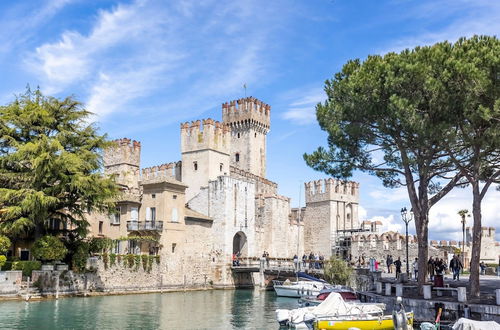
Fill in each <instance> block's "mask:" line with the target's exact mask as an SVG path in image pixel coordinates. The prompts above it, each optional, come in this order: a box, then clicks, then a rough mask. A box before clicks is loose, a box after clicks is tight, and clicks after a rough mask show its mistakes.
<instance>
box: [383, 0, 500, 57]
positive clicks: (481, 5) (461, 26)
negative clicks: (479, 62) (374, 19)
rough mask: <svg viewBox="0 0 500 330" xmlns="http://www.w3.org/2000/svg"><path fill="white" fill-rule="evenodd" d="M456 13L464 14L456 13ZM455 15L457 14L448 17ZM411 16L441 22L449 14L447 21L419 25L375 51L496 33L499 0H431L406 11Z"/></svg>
mask: <svg viewBox="0 0 500 330" xmlns="http://www.w3.org/2000/svg"><path fill="white" fill-rule="evenodd" d="M457 12H466V13H467V14H466V15H464V14H459V15H456V14H457ZM452 14H455V15H456V17H453V16H451V15H452ZM408 15H410V16H411V17H412V18H415V17H419V18H422V19H425V20H427V21H442V20H443V15H448V17H447V18H448V21H449V22H451V23H449V24H445V25H444V26H443V27H442V28H440V29H433V30H432V31H430V30H426V29H425V28H422V29H421V31H420V32H417V33H415V34H414V35H412V36H409V37H405V38H402V39H399V40H396V41H393V42H392V44H391V45H389V46H388V47H385V48H384V49H381V50H379V51H378V53H381V54H385V53H388V52H391V51H394V52H398V51H401V50H403V49H406V48H414V47H416V46H422V45H432V44H435V43H437V42H441V41H444V40H447V41H450V42H454V41H456V40H458V39H459V38H460V37H471V36H473V35H475V34H481V35H484V34H486V35H498V33H499V31H500V20H499V19H498V17H500V2H498V1H480V0H478V1H460V0H457V1H432V2H430V3H426V4H423V5H422V6H419V7H417V8H416V10H413V11H411V12H409V13H408Z"/></svg>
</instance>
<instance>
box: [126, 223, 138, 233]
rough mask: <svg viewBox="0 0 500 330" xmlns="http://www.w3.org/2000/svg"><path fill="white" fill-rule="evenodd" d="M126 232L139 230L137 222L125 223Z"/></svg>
mask: <svg viewBox="0 0 500 330" xmlns="http://www.w3.org/2000/svg"><path fill="white" fill-rule="evenodd" d="M127 230H129V231H130V230H139V221H127Z"/></svg>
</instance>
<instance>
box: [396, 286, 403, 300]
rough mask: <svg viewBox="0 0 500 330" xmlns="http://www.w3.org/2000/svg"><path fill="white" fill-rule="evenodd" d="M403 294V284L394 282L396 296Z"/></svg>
mask: <svg viewBox="0 0 500 330" xmlns="http://www.w3.org/2000/svg"><path fill="white" fill-rule="evenodd" d="M402 296H403V284H396V297H402Z"/></svg>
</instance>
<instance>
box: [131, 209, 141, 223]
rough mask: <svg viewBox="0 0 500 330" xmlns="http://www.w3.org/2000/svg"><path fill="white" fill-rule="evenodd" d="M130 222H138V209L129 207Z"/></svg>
mask: <svg viewBox="0 0 500 330" xmlns="http://www.w3.org/2000/svg"><path fill="white" fill-rule="evenodd" d="M130 221H134V222H137V221H139V208H138V207H131V208H130Z"/></svg>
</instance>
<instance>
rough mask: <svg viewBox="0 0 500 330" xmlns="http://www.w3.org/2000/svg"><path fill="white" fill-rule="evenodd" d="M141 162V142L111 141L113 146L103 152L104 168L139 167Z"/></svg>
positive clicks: (126, 139) (123, 139) (128, 140)
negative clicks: (118, 166) (124, 165)
mask: <svg viewBox="0 0 500 330" xmlns="http://www.w3.org/2000/svg"><path fill="white" fill-rule="evenodd" d="M140 162H141V142H139V141H135V140H131V139H128V138H122V139H117V140H114V141H113V146H111V147H109V148H107V149H105V150H104V167H105V168H106V169H108V168H109V167H112V166H116V165H122V164H126V165H131V166H136V167H139V166H140Z"/></svg>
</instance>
